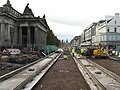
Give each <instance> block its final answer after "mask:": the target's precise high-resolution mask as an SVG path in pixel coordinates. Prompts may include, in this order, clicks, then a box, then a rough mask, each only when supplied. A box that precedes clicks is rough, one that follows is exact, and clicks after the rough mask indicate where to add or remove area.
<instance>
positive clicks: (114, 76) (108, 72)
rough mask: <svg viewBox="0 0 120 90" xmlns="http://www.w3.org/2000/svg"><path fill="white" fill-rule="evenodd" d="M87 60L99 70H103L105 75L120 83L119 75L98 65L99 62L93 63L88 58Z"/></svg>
mask: <svg viewBox="0 0 120 90" xmlns="http://www.w3.org/2000/svg"><path fill="white" fill-rule="evenodd" d="M88 62H90V63H92V64H93V65H94V66H96V67H97V68H99V69H100V70H101V71H103V72H104V73H106V74H107V75H109V76H110V77H112V78H113V79H115V80H116V81H118V82H119V83H120V76H119V75H117V74H115V73H113V72H112V71H110V70H108V69H106V68H104V67H102V66H100V65H99V64H97V63H94V62H93V61H91V60H88Z"/></svg>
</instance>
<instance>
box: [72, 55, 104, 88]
mask: <svg viewBox="0 0 120 90" xmlns="http://www.w3.org/2000/svg"><path fill="white" fill-rule="evenodd" d="M73 59H74V60H75V62H76V64H77V65H78V67H79V65H80V66H82V68H83V70H84V71H85V72H86V74H87V75H88V76H89V78H90V79H91V80H92V81H93V83H94V85H95V86H96V87H97V89H98V90H106V88H105V87H104V86H103V85H102V84H101V83H100V82H99V81H98V80H97V79H96V77H95V76H94V75H93V74H92V73H91V72H90V71H89V70H88V69H87V68H86V67H85V66H84V65H83V64H82V62H81V61H80V60H78V59H77V58H75V57H73Z"/></svg>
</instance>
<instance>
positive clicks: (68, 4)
mask: <svg viewBox="0 0 120 90" xmlns="http://www.w3.org/2000/svg"><path fill="white" fill-rule="evenodd" d="M6 2H7V0H0V7H2V5H3V4H5V3H6ZM10 3H11V4H12V7H13V8H15V9H16V10H17V11H18V12H20V13H23V11H24V8H25V6H26V5H27V3H29V7H30V8H31V9H32V11H33V13H34V15H35V16H36V17H37V16H40V17H42V16H43V15H44V14H45V15H46V20H47V22H48V25H49V26H50V28H51V29H52V30H53V32H54V34H55V35H56V36H57V37H58V38H59V39H64V40H66V39H68V40H69V41H70V40H71V39H72V38H73V37H74V36H78V35H81V32H83V30H84V29H85V28H86V27H87V26H89V25H90V24H92V23H93V22H98V21H99V20H102V19H104V17H105V16H106V15H110V16H111V15H112V16H114V14H115V13H120V0H10Z"/></svg>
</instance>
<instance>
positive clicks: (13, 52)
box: [7, 49, 20, 55]
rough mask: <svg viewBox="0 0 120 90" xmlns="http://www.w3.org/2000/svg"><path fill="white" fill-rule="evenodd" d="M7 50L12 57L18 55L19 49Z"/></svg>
mask: <svg viewBox="0 0 120 90" xmlns="http://www.w3.org/2000/svg"><path fill="white" fill-rule="evenodd" d="M7 50H8V52H9V53H10V54H12V55H15V54H20V49H7Z"/></svg>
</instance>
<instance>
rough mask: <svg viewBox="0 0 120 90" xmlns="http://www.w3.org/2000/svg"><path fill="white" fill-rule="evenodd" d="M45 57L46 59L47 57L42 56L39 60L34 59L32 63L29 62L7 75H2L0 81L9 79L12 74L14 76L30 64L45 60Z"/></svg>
mask: <svg viewBox="0 0 120 90" xmlns="http://www.w3.org/2000/svg"><path fill="white" fill-rule="evenodd" d="M43 59H45V58H42V59H39V60H37V61H34V62H32V63H29V64H27V65H25V66H23V67H21V68H18V69H16V70H13V71H11V72H9V73H7V74H5V75H2V76H0V82H2V81H4V80H6V79H8V78H10V77H11V76H13V75H15V74H17V73H19V72H21V71H22V70H24V69H26V68H28V67H30V66H32V65H34V64H36V63H37V62H39V61H41V60H43Z"/></svg>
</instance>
